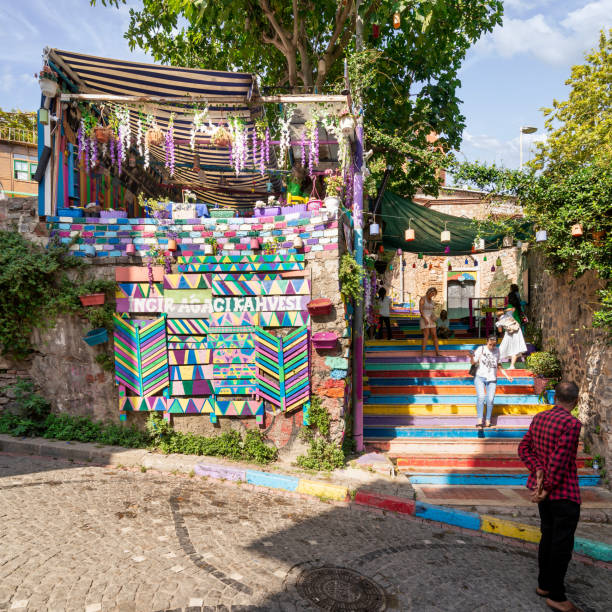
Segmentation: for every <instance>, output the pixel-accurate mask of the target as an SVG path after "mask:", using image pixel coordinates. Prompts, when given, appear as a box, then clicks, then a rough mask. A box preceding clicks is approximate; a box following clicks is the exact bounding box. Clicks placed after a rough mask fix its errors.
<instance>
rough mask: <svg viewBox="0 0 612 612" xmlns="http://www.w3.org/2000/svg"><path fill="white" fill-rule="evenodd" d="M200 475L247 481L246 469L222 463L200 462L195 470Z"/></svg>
mask: <svg viewBox="0 0 612 612" xmlns="http://www.w3.org/2000/svg"><path fill="white" fill-rule="evenodd" d="M193 471H194V472H195V473H196V474H197V475H198V476H207V477H208V478H216V479H218V480H232V481H234V482H246V470H241V469H239V468H231V467H224V466H222V465H205V464H202V463H198V464H197V465H196V466H195V468H194V470H193Z"/></svg>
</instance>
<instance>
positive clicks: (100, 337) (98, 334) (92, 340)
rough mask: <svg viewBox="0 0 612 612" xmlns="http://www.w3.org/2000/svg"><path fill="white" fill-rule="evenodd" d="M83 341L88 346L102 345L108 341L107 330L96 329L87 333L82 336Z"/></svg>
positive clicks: (102, 328)
mask: <svg viewBox="0 0 612 612" xmlns="http://www.w3.org/2000/svg"><path fill="white" fill-rule="evenodd" d="M83 340H84V341H85V342H86V343H87V344H89V346H95V345H96V344H102V343H103V342H106V341H107V340H108V330H107V329H106V327H97V328H96V329H92V330H91V331H89V332H87V334H86V335H85V336H83Z"/></svg>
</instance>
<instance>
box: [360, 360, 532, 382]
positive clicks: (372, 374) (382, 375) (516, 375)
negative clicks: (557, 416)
mask: <svg viewBox="0 0 612 612" xmlns="http://www.w3.org/2000/svg"><path fill="white" fill-rule="evenodd" d="M405 371H406V372H414V373H412V374H402V373H400V374H398V373H397V372H398V371H397V370H379V369H375V370H372V369H371V367H370V366H368V365H366V374H367V378H368V380H370V381H371V380H376V381H377V382H378V383H380V384H383V382H384V384H387V380H388V379H390V378H391V379H397V380H400V381H404V380H406V381H412V380H414V381H419V382H418V383H417V384H421V385H425V384H430V383H429V382H428V381H429V380H432V379H433V380H432V382H431V384H437V385H446V384H452V383H450V382H449V383H447V382H446V380H447V379H456V380H457V381H463V380H465V378H466V377H467V376H468V375H469V371H468V370H467V369H465V370H431V369H430V370H405ZM399 372H402V370H399ZM506 372H507V373H508V376H511V377H512V378H513V379H514V382H509V381H508V380H507V379H506V378H505V377H504V376H498V378H497V384H498V385H515V384H529V383H532V382H533V375H532V374H531V372H529V371H528V370H519V369H514V370H511V369H510V368H506ZM436 381H441V382H436ZM389 384H391V383H389Z"/></svg>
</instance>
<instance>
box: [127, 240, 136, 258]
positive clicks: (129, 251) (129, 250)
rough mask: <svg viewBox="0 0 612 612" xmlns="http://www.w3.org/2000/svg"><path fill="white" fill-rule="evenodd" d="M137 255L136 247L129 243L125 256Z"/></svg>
mask: <svg viewBox="0 0 612 612" xmlns="http://www.w3.org/2000/svg"><path fill="white" fill-rule="evenodd" d="M134 253H136V247H135V246H134V244H133V243H132V242H129V243H128V244H126V245H125V254H126V255H134Z"/></svg>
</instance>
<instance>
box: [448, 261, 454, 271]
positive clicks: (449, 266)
mask: <svg viewBox="0 0 612 612" xmlns="http://www.w3.org/2000/svg"><path fill="white" fill-rule="evenodd" d="M448 269H449V270H452V269H453V266H451V262H450V261H449V262H448Z"/></svg>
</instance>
